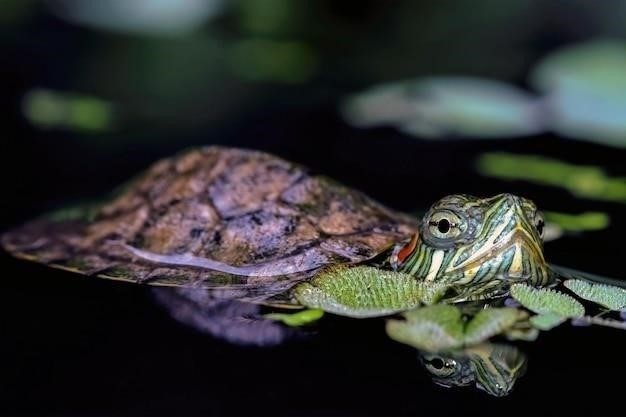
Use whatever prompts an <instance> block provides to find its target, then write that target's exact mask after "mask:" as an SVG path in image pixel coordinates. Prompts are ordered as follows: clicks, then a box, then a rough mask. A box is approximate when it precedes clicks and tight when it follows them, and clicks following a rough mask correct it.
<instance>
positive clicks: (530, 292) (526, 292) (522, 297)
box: [511, 284, 585, 318]
mask: <svg viewBox="0 0 626 417" xmlns="http://www.w3.org/2000/svg"><path fill="white" fill-rule="evenodd" d="M511 296H512V297H513V298H515V299H516V300H517V301H518V302H519V303H520V304H521V305H523V306H524V307H526V308H527V309H529V310H531V311H533V312H535V313H537V314H555V315H559V316H561V317H564V318H571V317H582V316H583V315H584V314H585V307H584V306H583V305H582V304H581V303H579V302H578V301H576V300H575V299H574V298H573V297H571V296H569V295H567V294H564V293H561V292H558V291H555V290H552V289H548V288H535V287H531V286H530V285H526V284H513V285H511Z"/></svg>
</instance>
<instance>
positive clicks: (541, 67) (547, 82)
mask: <svg viewBox="0 0 626 417" xmlns="http://www.w3.org/2000/svg"><path fill="white" fill-rule="evenodd" d="M530 82H531V84H532V85H533V87H534V88H535V89H537V91H539V92H541V93H543V94H544V97H545V99H546V101H547V105H548V106H549V111H550V116H551V117H550V127H551V129H552V130H554V131H555V132H556V133H559V134H561V135H564V136H567V137H571V138H575V139H582V140H591V141H597V142H600V143H603V144H606V145H612V146H622V147H626V42H624V41H623V40H610V39H602V40H596V41H591V42H586V43H582V44H579V45H573V46H570V47H567V48H564V49H562V50H559V51H557V52H555V53H553V54H551V55H548V56H547V57H546V58H545V59H543V60H542V61H540V62H539V63H538V65H537V66H536V67H535V69H534V70H533V71H532V73H531V76H530Z"/></svg>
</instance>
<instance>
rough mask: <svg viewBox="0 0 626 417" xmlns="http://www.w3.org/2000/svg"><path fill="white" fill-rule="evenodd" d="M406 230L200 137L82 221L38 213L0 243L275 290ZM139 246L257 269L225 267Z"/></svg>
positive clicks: (387, 214)
mask: <svg viewBox="0 0 626 417" xmlns="http://www.w3.org/2000/svg"><path fill="white" fill-rule="evenodd" d="M415 230H416V220H415V219H413V218H411V217H409V216H407V215H404V214H401V213H398V212H395V211H393V210H391V209H389V208H387V207H385V206H383V205H381V204H379V203H377V202H375V201H374V200H372V199H371V198H369V197H367V196H365V195H364V194H362V193H360V192H358V191H355V190H352V189H350V188H347V187H345V186H343V185H340V184H337V183H335V182H333V181H332V180H330V179H327V178H325V177H322V176H313V175H311V174H309V173H308V172H307V170H306V169H305V168H303V167H300V166H297V165H295V164H292V163H290V162H287V161H285V160H283V159H280V158H278V157H275V156H272V155H269V154H266V153H263V152H259V151H251V150H242V149H232V148H224V147H217V146H209V147H205V148H201V149H193V150H188V151H185V152H182V153H180V154H178V155H176V156H174V157H172V158H168V159H164V160H161V161H159V162H157V163H155V164H154V165H152V166H151V167H150V168H149V169H148V170H147V171H146V172H144V173H143V174H142V175H140V176H139V177H138V178H137V179H136V180H134V181H133V182H132V183H131V185H129V186H128V187H126V188H125V190H124V191H123V192H122V193H120V194H119V195H118V196H117V197H115V198H114V199H112V200H111V201H110V202H107V203H105V204H104V205H101V206H100V207H98V208H97V210H96V212H95V214H94V215H93V216H92V217H91V218H90V219H89V220H87V219H74V220H63V221H59V220H52V218H50V217H43V218H41V219H37V220H34V221H32V222H30V223H27V224H25V225H24V226H21V227H18V228H17V229H15V230H12V231H10V232H8V233H6V234H5V235H3V236H2V245H3V247H4V248H5V249H6V250H7V251H8V252H10V253H11V254H13V255H15V256H17V257H20V258H24V259H28V260H32V261H37V262H42V263H45V264H48V265H50V266H53V267H58V268H63V269H67V270H70V271H74V272H79V273H83V274H87V275H95V276H100V277H103V278H109V279H117V280H124V281H134V282H140V283H149V284H154V285H167V286H192V287H196V288H216V287H220V286H222V287H229V288H237V287H238V286H241V287H242V288H259V289H261V290H263V289H264V290H267V289H268V288H270V289H271V288H274V289H275V290H276V291H279V290H280V289H284V288H286V287H289V286H290V285H293V283H295V282H298V281H300V280H302V279H306V278H308V277H310V276H312V275H313V274H314V273H315V271H316V270H318V269H319V268H321V267H322V266H324V265H328V264H336V263H355V262H361V261H365V260H367V259H370V258H371V257H373V256H375V255H376V254H378V253H380V252H382V251H384V250H386V249H387V248H389V247H390V246H391V245H393V244H394V243H396V242H398V241H400V240H403V239H406V238H408V237H410V236H411V235H412V234H413V233H414V232H415ZM138 254H139V255H138ZM142 254H151V255H154V256H157V257H158V256H162V257H163V258H167V259H169V258H172V259H178V258H180V259H183V258H184V257H190V258H193V259H196V260H197V259H208V260H213V261H217V262H220V263H223V264H227V265H232V266H239V267H241V266H245V267H251V270H254V268H255V266H262V270H263V272H264V273H263V274H250V276H234V275H231V274H228V273H224V272H218V271H215V270H211V269H208V268H205V267H202V266H197V265H186V264H185V265H174V264H170V263H167V262H161V258H159V259H156V260H155V259H149V257H146V256H142ZM181 257H183V258H181ZM184 259H186V258H184ZM292 271H295V272H292ZM261 292H263V291H261ZM265 292H266V293H267V292H269V293H271V292H272V291H265Z"/></svg>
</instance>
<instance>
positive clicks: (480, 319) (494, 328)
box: [464, 307, 528, 345]
mask: <svg viewBox="0 0 626 417" xmlns="http://www.w3.org/2000/svg"><path fill="white" fill-rule="evenodd" d="M526 318H528V314H527V313H526V312H525V311H523V310H520V309H517V308H509V307H502V308H488V309H485V310H481V311H480V312H479V313H478V314H476V315H475V316H474V318H473V319H472V320H471V321H470V322H469V323H468V324H467V327H466V328H465V337H464V342H465V344H466V345H473V344H476V343H480V342H482V341H484V340H487V339H489V338H490V337H493V336H495V335H497V334H500V333H502V332H503V331H504V330H506V329H509V328H511V327H513V326H514V325H515V324H516V323H517V322H518V321H521V320H525V319H526Z"/></svg>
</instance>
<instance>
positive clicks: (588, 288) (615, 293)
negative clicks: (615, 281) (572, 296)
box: [563, 279, 626, 310]
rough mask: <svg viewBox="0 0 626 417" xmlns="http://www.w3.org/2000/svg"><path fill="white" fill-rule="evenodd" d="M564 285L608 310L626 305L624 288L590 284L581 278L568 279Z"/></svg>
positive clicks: (619, 308) (625, 290)
mask: <svg viewBox="0 0 626 417" xmlns="http://www.w3.org/2000/svg"><path fill="white" fill-rule="evenodd" d="M563 284H564V285H565V287H567V288H568V289H570V290H571V291H573V292H574V293H576V295H578V296H579V297H581V298H584V299H585V300H588V301H592V302H594V303H597V304H600V305H602V306H604V307H606V308H608V309H610V310H621V309H623V308H624V307H626V289H624V288H619V287H614V286H612V285H605V284H592V283H590V282H587V281H583V280H581V279H568V280H567V281H565V282H564V283H563Z"/></svg>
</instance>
